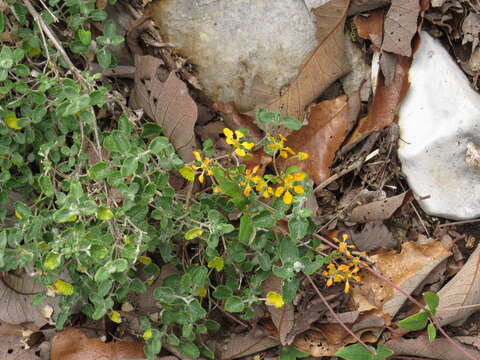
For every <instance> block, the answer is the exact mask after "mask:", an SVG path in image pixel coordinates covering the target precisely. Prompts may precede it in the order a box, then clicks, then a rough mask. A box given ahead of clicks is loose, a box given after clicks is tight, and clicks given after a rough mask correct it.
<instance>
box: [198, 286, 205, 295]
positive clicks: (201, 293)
mask: <svg viewBox="0 0 480 360" xmlns="http://www.w3.org/2000/svg"><path fill="white" fill-rule="evenodd" d="M198 296H200V297H205V296H207V289H205V288H204V287H201V288H199V289H198Z"/></svg>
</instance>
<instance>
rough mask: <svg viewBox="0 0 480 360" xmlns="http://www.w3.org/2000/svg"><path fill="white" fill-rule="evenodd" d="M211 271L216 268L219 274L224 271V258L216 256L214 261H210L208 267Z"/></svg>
mask: <svg viewBox="0 0 480 360" xmlns="http://www.w3.org/2000/svg"><path fill="white" fill-rule="evenodd" d="M207 266H208V267H209V268H210V269H212V268H214V269H215V270H217V272H220V271H222V270H223V266H224V262H223V258H221V257H219V256H216V257H215V258H213V260H210V261H209V262H208V265H207Z"/></svg>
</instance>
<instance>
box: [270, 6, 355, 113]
mask: <svg viewBox="0 0 480 360" xmlns="http://www.w3.org/2000/svg"><path fill="white" fill-rule="evenodd" d="M349 2H350V1H349V0H331V1H329V2H328V3H327V4H325V5H323V6H320V7H318V8H317V9H314V10H313V13H314V14H315V15H316V17H317V27H318V30H317V37H318V38H319V39H322V40H321V42H320V44H319V45H318V46H317V48H316V49H315V50H314V51H313V52H312V54H311V55H310V56H309V57H308V58H307V59H306V60H305V62H304V65H303V67H302V69H301V70H300V73H299V74H298V76H297V77H296V78H295V79H294V80H293V81H292V82H291V83H290V85H288V86H287V87H286V88H285V91H283V92H282V94H281V96H280V97H278V98H276V99H274V100H273V101H271V102H269V103H267V104H266V105H262V106H260V108H266V109H267V110H269V111H278V112H281V113H282V114H283V115H288V116H292V117H294V118H296V119H299V120H300V121H303V120H304V118H305V108H306V106H307V105H309V104H311V103H312V101H314V100H315V99H316V98H317V97H318V96H319V95H320V94H321V93H322V92H323V91H324V90H325V89H326V88H327V87H328V86H329V85H330V84H331V83H333V82H334V81H335V80H336V79H338V78H339V77H341V76H343V75H345V74H346V73H347V72H348V71H349V70H350V69H349V65H348V61H347V59H346V58H345V56H343V55H344V40H343V27H344V23H345V16H346V14H347V9H348V5H349Z"/></svg>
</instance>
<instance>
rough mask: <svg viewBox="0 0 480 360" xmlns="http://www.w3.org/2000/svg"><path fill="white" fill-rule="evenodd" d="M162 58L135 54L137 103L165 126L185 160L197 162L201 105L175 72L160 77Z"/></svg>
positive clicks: (164, 130)
mask: <svg viewBox="0 0 480 360" xmlns="http://www.w3.org/2000/svg"><path fill="white" fill-rule="evenodd" d="M160 65H162V61H161V60H160V59H158V58H155V57H153V56H139V55H136V56H135V68H136V72H135V95H136V102H137V104H138V105H139V106H140V107H141V108H143V110H144V111H145V113H146V114H147V115H148V116H149V117H150V118H152V119H153V120H155V121H156V122H157V123H158V124H159V125H160V126H161V127H162V129H163V132H164V134H165V136H167V137H168V138H169V139H170V141H171V142H172V144H173V146H174V147H175V149H176V150H177V152H178V154H179V155H180V157H181V158H182V159H183V160H184V161H185V162H191V161H193V154H192V152H193V151H194V150H195V134H194V131H193V129H194V126H195V122H196V121H197V115H198V109H197V105H196V104H195V102H194V101H193V99H192V98H191V97H190V94H189V93H188V88H187V86H186V85H185V83H184V82H183V81H181V80H180V79H179V78H178V77H177V76H176V75H175V73H174V72H171V73H170V74H169V75H168V78H167V80H165V82H161V81H160V80H159V79H158V77H157V71H158V69H159V67H160Z"/></svg>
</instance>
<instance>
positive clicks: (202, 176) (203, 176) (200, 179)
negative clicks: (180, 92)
mask: <svg viewBox="0 0 480 360" xmlns="http://www.w3.org/2000/svg"><path fill="white" fill-rule="evenodd" d="M198 181H200V183H202V184H203V182H204V181H205V175H204V174H203V172H202V173H201V174H200V176H199V177H198Z"/></svg>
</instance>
